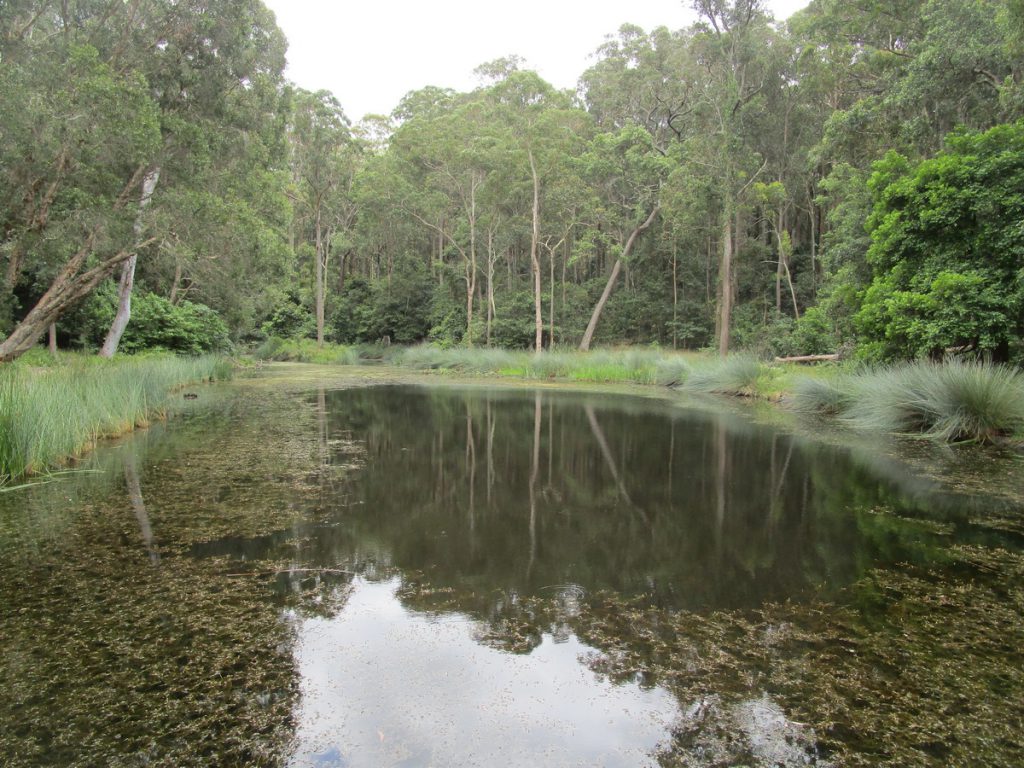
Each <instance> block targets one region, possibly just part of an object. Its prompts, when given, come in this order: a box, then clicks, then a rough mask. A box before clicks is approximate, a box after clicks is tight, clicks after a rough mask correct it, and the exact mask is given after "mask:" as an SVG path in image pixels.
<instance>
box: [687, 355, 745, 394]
mask: <svg viewBox="0 0 1024 768" xmlns="http://www.w3.org/2000/svg"><path fill="white" fill-rule="evenodd" d="M762 373H764V366H762V365H761V363H760V362H759V361H758V360H757V359H756V358H753V357H747V356H745V355H732V356H730V357H727V358H725V359H724V360H719V361H716V362H709V363H705V364H703V365H701V366H699V367H695V368H694V369H693V371H691V373H690V375H689V377H688V378H687V380H686V383H685V385H684V386H685V388H686V389H688V390H690V391H693V392H709V393H713V394H724V395H739V396H743V397H750V396H753V395H755V394H756V393H757V381H758V379H759V378H760V377H761V375H762Z"/></svg>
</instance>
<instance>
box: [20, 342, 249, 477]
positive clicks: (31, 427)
mask: <svg viewBox="0 0 1024 768" xmlns="http://www.w3.org/2000/svg"><path fill="white" fill-rule="evenodd" d="M30 362H31V361H30ZM231 371H232V368H231V365H230V363H228V362H227V361H226V360H224V359H223V358H219V357H215V356H212V355H211V356H206V357H198V358H179V357H170V356H159V357H157V356H144V357H138V358H124V359H118V360H114V361H106V360H101V359H100V358H96V357H93V356H89V357H85V356H72V357H70V358H64V362H62V363H59V364H53V365H50V366H48V367H37V366H34V365H31V364H30V363H26V362H23V361H19V362H14V363H5V364H0V484H2V483H3V482H6V481H7V480H10V479H11V478H16V477H20V476H23V475H26V474H31V473H35V472H41V471H44V470H46V469H48V468H52V467H54V466H57V465H59V464H60V463H61V462H62V461H64V460H66V459H68V458H71V457H74V456H78V455H80V454H81V453H82V452H83V451H86V450H88V449H90V448H91V447H92V446H93V445H94V444H95V443H96V441H97V440H99V439H101V438H104V437H112V436H115V435H118V434H121V433H124V432H127V431H129V430H131V429H134V428H135V427H137V426H145V425H147V424H148V423H149V422H150V421H151V420H152V419H155V418H162V417H163V416H165V415H166V414H167V412H168V409H169V408H170V406H171V403H172V402H173V398H172V395H173V393H174V391H175V390H176V389H178V388H180V387H182V386H184V385H186V384H190V383H196V382H201V381H210V380H214V379H224V378H229V377H230V375H231Z"/></svg>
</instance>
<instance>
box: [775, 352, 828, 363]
mask: <svg viewBox="0 0 1024 768" xmlns="http://www.w3.org/2000/svg"><path fill="white" fill-rule="evenodd" d="M838 359H839V354H838V353H836V354H831V355H796V356H794V357H776V358H775V362H776V363H827V362H830V361H833V360H838Z"/></svg>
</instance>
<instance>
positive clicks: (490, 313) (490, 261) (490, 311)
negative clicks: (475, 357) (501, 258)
mask: <svg viewBox="0 0 1024 768" xmlns="http://www.w3.org/2000/svg"><path fill="white" fill-rule="evenodd" d="M495 261H497V256H495V253H494V227H493V226H489V227H488V228H487V346H488V347H489V346H491V326H492V325H493V323H494V316H495V314H496V311H497V307H496V306H495V304H494V262H495Z"/></svg>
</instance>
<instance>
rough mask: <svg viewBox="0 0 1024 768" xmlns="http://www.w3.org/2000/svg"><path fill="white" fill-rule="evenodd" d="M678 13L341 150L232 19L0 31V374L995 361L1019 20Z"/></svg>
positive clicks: (1018, 168) (1019, 200)
mask: <svg viewBox="0 0 1024 768" xmlns="http://www.w3.org/2000/svg"><path fill="white" fill-rule="evenodd" d="M694 10H695V11H696V13H697V15H698V18H699V21H697V22H696V23H695V24H694V25H693V26H691V27H689V28H686V29H681V30H670V29H667V28H664V27H662V28H658V29H654V30H652V31H647V30H644V29H641V28H638V27H635V26H629V25H626V26H623V27H622V28H620V29H619V30H618V31H617V32H615V33H614V34H610V35H609V36H608V37H607V38H606V40H605V41H604V42H603V44H601V45H600V47H599V48H597V53H596V57H595V59H594V63H593V65H592V66H591V67H590V68H589V69H588V70H587V71H585V72H583V73H582V74H581V76H580V79H579V84H578V88H577V89H576V91H575V92H571V91H559V90H556V89H555V88H553V87H552V86H550V85H549V84H548V83H546V82H545V81H544V80H543V79H541V78H540V77H539V76H538V75H537V74H536V73H534V72H532V71H530V70H529V69H526V68H525V64H524V62H522V61H521V60H519V59H517V58H515V57H510V58H502V59H497V60H495V61H492V62H489V63H484V64H482V65H481V66H480V67H479V68H478V69H477V71H476V73H477V75H478V76H479V87H477V88H476V89H475V90H473V91H471V92H468V93H458V92H455V91H452V90H448V89H444V88H438V87H428V88H423V89H421V90H418V91H414V92H411V93H409V94H407V95H406V96H405V97H404V98H403V99H402V100H401V102H400V103H399V104H398V105H397V106H396V107H395V109H394V110H393V112H392V113H391V114H390V115H381V116H367V117H366V118H364V119H363V120H362V121H361V122H358V123H353V122H352V121H351V120H350V119H349V118H348V116H346V114H345V111H344V109H343V106H342V105H341V104H339V103H338V101H337V100H336V99H335V98H334V97H333V96H332V95H331V94H329V93H325V92H318V93H310V92H307V91H304V90H302V89H300V88H297V87H295V86H294V85H293V84H290V83H288V82H287V81H286V80H285V79H284V77H283V74H282V72H283V69H284V64H285V53H286V40H285V39H284V36H283V35H282V33H281V32H280V30H279V29H278V28H277V26H276V24H275V20H274V16H273V14H272V13H271V12H270V11H268V10H267V9H266V8H265V7H264V6H263V5H262V4H261V3H260V2H259V1H258V0H131V1H130V2H122V0H114V1H113V2H111V0H62V2H59V3H57V2H47V1H46V0H5V1H4V2H0V115H2V117H0V179H2V182H0V226H2V235H0V266H2V267H3V272H2V275H0V281H2V283H0V359H3V360H10V359H13V358H15V357H17V356H19V355H20V354H22V353H23V352H25V351H26V350H27V349H29V348H31V347H32V346H34V345H35V344H37V343H38V342H39V340H40V339H41V338H43V337H44V336H45V334H46V332H47V330H48V329H49V330H50V331H51V334H53V335H54V337H55V340H56V341H57V342H59V343H60V344H61V346H67V347H84V348H88V349H99V350H101V351H102V352H103V353H104V354H108V355H109V354H113V352H114V351H116V350H118V349H120V350H121V351H125V352H131V351H137V350H140V349H146V348H153V347H158V348H164V349H171V350H178V351H183V352H192V353H194V352H200V351H206V350H211V349H212V350H216V349H227V348H230V347H231V346H232V345H250V344H254V343H257V342H259V341H261V340H265V339H267V338H269V337H273V336H279V337H284V338H289V337H291V338H300V337H309V338H314V339H317V340H318V341H320V342H323V341H334V342H340V343H346V344H351V343H377V342H381V341H388V342H394V343H403V344H405V343H413V342H419V341H423V340H429V341H433V342H436V343H438V344H441V345H466V346H484V345H493V346H503V347H511V348H524V349H525V348H533V349H541V348H550V347H552V346H555V345H557V346H581V347H584V348H586V347H589V346H590V345H591V344H601V345H610V344H644V345H647V344H657V345H660V346H662V347H669V348H691V349H693V348H714V349H717V350H718V351H719V352H720V353H722V354H726V353H727V352H728V351H730V350H734V349H747V350H751V351H755V352H757V353H759V354H787V353H788V354H798V353H804V354H810V353H823V352H835V351H842V352H843V353H845V354H849V355H856V356H859V357H861V358H863V359H867V360H875V361H880V360H889V359H907V358H919V357H936V356H942V355H943V354H945V353H946V352H948V351H950V350H958V351H962V352H967V353H971V354H976V355H984V356H990V357H992V358H995V359H999V360H1014V361H1020V360H1021V358H1022V357H1024V224H1022V222H1024V121H1022V117H1024V82H1022V79H1024V1H1022V0H959V1H952V0H930V1H928V0H898V1H896V2H880V1H879V0H858V1H857V2H849V0H813V2H811V4H810V5H809V7H807V8H806V9H805V10H803V11H801V12H799V13H797V14H796V15H794V16H793V17H792V18H791V19H789V20H788V21H787V22H785V23H782V22H777V21H775V20H773V19H772V18H771V16H770V15H769V14H768V13H767V12H766V11H765V9H764V8H763V7H762V5H761V3H760V2H758V0H696V1H695V3H694ZM599 42H600V41H595V45H596V44H597V43H599ZM129 303H130V308H131V320H130V322H128V324H127V328H125V324H124V321H125V320H126V319H127V317H128V313H127V312H126V310H127V309H128V306H129Z"/></svg>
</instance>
